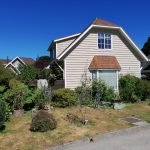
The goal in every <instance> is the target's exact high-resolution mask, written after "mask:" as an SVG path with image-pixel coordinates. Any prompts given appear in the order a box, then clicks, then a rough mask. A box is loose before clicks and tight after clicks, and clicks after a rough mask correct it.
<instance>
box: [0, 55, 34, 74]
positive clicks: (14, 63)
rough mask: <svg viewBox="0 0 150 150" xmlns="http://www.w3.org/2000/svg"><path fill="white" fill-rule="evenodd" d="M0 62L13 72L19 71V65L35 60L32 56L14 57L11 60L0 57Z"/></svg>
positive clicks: (32, 62) (29, 63)
mask: <svg viewBox="0 0 150 150" xmlns="http://www.w3.org/2000/svg"><path fill="white" fill-rule="evenodd" d="M0 62H1V63H2V64H3V65H4V66H5V68H10V69H11V70H12V71H13V72H14V73H15V74H18V73H20V71H19V66H20V65H33V64H34V63H35V61H34V60H33V59H32V58H25V57H16V58H14V59H13V60H9V59H6V60H5V59H0Z"/></svg>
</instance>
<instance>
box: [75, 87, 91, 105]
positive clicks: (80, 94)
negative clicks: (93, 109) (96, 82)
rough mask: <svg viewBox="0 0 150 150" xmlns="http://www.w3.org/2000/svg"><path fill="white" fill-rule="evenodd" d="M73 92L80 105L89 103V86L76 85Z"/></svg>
mask: <svg viewBox="0 0 150 150" xmlns="http://www.w3.org/2000/svg"><path fill="white" fill-rule="evenodd" d="M75 93H76V97H77V98H78V100H79V102H80V105H90V104H91V103H92V97H91V94H92V93H91V87H90V86H78V87H77V88H75Z"/></svg>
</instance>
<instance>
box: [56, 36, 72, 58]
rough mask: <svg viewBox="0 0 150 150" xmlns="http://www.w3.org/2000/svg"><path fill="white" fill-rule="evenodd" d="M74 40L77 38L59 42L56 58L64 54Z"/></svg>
mask: <svg viewBox="0 0 150 150" xmlns="http://www.w3.org/2000/svg"><path fill="white" fill-rule="evenodd" d="M74 40H75V38H72V39H69V40H66V41H61V42H58V43H57V49H56V57H57V56H59V54H60V53H62V51H64V50H65V49H66V48H67V47H68V46H69V45H70V44H71V43H72V42H73V41H74Z"/></svg>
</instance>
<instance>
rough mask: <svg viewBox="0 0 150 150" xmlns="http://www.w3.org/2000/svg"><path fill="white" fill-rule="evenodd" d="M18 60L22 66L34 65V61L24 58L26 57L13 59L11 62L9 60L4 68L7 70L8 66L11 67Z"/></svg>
mask: <svg viewBox="0 0 150 150" xmlns="http://www.w3.org/2000/svg"><path fill="white" fill-rule="evenodd" d="M17 59H18V60H19V61H21V62H22V63H23V64H26V65H33V64H34V62H35V61H34V60H33V59H32V58H26V57H18V56H17V57H16V58H14V59H13V60H11V61H10V62H9V63H8V64H7V65H6V66H5V68H7V67H8V66H9V65H12V64H13V62H14V61H16V60H17Z"/></svg>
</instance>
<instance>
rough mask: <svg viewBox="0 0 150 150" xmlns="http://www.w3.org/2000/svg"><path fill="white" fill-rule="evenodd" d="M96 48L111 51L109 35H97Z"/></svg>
mask: <svg viewBox="0 0 150 150" xmlns="http://www.w3.org/2000/svg"><path fill="white" fill-rule="evenodd" d="M98 48H99V49H111V34H109V33H102V32H100V33H98Z"/></svg>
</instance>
